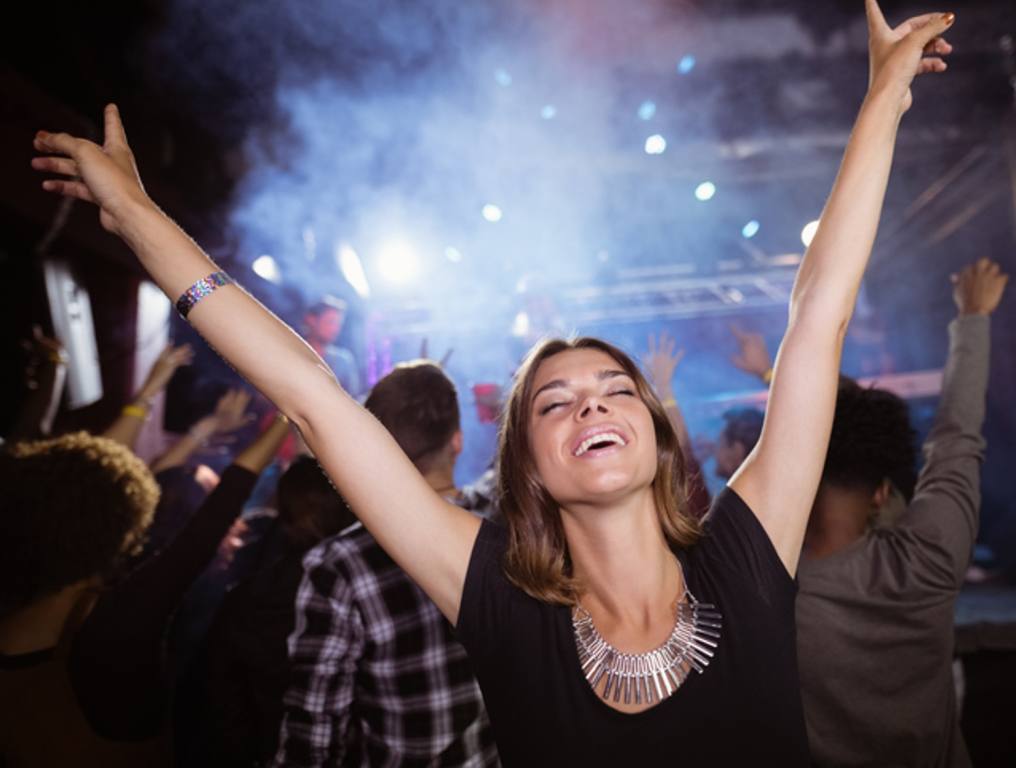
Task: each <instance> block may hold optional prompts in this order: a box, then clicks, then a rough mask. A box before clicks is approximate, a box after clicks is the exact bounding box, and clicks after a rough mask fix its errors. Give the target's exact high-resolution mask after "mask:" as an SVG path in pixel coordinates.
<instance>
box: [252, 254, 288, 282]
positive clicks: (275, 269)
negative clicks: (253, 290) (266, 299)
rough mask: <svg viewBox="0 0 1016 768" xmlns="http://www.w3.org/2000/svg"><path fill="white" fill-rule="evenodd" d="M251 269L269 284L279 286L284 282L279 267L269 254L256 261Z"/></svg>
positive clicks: (259, 257)
mask: <svg viewBox="0 0 1016 768" xmlns="http://www.w3.org/2000/svg"><path fill="white" fill-rule="evenodd" d="M251 269H253V270H254V274H256V275H257V276H258V277H260V278H262V279H263V280H267V281H268V282H269V283H275V284H276V285H278V284H279V283H281V282H282V272H281V271H280V270H279V265H278V264H276V263H275V259H273V258H272V257H271V256H269V255H268V254H267V253H266V254H264V255H262V256H258V257H257V258H256V259H254V263H253V264H251Z"/></svg>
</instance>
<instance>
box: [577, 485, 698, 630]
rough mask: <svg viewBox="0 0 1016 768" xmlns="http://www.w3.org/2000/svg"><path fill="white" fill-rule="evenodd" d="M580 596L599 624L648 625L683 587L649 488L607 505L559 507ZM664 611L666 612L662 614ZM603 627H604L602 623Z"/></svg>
mask: <svg viewBox="0 0 1016 768" xmlns="http://www.w3.org/2000/svg"><path fill="white" fill-rule="evenodd" d="M562 522H563V524H564V529H565V537H566V538H567V539H568V550H569V554H570V555H571V560H572V568H573V572H574V574H575V576H576V578H578V580H579V582H580V583H581V585H582V587H581V588H582V595H581V601H582V605H583V607H584V608H585V609H586V610H588V611H589V612H590V613H591V614H592V615H593V617H594V619H596V620H597V623H598V625H600V624H605V623H609V624H617V625H625V626H628V627H631V628H633V629H636V628H644V629H649V628H652V627H655V626H657V625H658V624H659V621H660V618H661V612H662V613H663V615H664V619H665V620H669V621H672V620H673V614H672V613H671V611H670V607H671V606H673V603H674V600H675V598H677V597H678V596H679V593H680V592H681V591H682V590H683V588H684V581H683V578H682V575H681V568H680V565H679V564H678V562H677V559H676V558H675V557H674V554H673V553H672V552H671V551H670V547H669V546H668V545H667V540H666V538H665V536H664V535H663V530H662V528H661V526H660V522H659V518H658V517H657V514H656V504H655V499H654V497H653V493H652V488H647V489H645V492H639V493H636V494H632V496H630V497H629V498H627V499H625V500H623V501H622V502H620V503H618V504H614V505H611V506H610V507H600V508H588V507H587V508H583V509H582V510H581V511H580V512H579V513H578V514H576V513H575V512H570V511H568V510H562ZM667 617H669V618H667ZM603 628H605V627H603Z"/></svg>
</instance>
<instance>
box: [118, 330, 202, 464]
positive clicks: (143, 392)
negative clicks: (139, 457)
mask: <svg viewBox="0 0 1016 768" xmlns="http://www.w3.org/2000/svg"><path fill="white" fill-rule="evenodd" d="M193 359H194V351H193V350H192V349H191V347H190V345H189V344H182V345H181V346H179V347H174V346H173V345H172V344H171V345H169V346H168V347H166V348H165V349H164V350H162V352H161V353H159V356H158V358H156V360H155V363H154V364H153V365H152V369H151V370H150V371H149V372H148V376H147V377H145V383H144V384H142V385H141V389H139V390H138V393H137V394H136V395H135V396H134V398H133V399H132V400H131V401H130V402H129V403H128V404H127V405H125V406H124V407H123V408H122V409H121V411H120V415H119V416H117V418H116V420H115V421H114V422H113V423H112V424H110V425H109V426H108V427H107V428H106V431H105V432H103V433H102V436H103V437H106V438H109V439H110V440H115V441H116V442H118V443H120V444H121V445H126V446H127V447H128V448H130V449H132V450H133V449H134V445H135V443H137V441H138V435H140V434H141V428H142V427H143V426H144V424H145V420H146V419H147V418H148V412H149V411H151V409H152V400H154V399H155V397H156V396H157V395H158V394H159V393H160V392H162V390H164V389H165V388H166V386H167V385H168V384H169V380H170V379H172V378H173V374H174V373H176V369H177V368H180V367H181V366H184V365H190V364H191V361H192V360H193Z"/></svg>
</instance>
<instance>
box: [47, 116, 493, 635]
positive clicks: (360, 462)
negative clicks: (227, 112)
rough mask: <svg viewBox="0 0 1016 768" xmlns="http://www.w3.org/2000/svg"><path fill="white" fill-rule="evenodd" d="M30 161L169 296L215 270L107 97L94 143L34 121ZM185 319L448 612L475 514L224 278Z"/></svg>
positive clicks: (305, 348)
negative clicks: (439, 487) (160, 192)
mask: <svg viewBox="0 0 1016 768" xmlns="http://www.w3.org/2000/svg"><path fill="white" fill-rule="evenodd" d="M34 145H35V149H36V150H37V151H38V152H41V153H45V154H46V155H47V156H45V157H36V158H35V159H34V160H33V161H32V165H33V167H34V168H36V170H39V171H44V172H50V173H54V174H57V175H59V176H62V177H69V178H63V179H50V180H47V181H44V182H43V188H44V189H46V190H48V191H51V192H55V193H57V194H62V195H67V196H71V197H76V198H79V199H82V200H86V201H88V202H92V203H95V204H96V205H98V206H99V216H100V221H101V223H102V226H103V227H104V228H105V229H106V230H108V231H110V232H113V233H115V234H117V235H119V236H120V237H121V238H122V239H123V240H124V241H125V242H126V243H127V245H128V246H130V248H131V249H132V250H133V251H134V253H135V254H137V256H138V259H139V260H140V261H141V264H142V266H144V268H145V269H146V270H147V271H148V273H149V274H150V275H151V276H152V278H153V279H154V280H155V281H156V283H158V285H159V287H160V288H162V290H163V291H165V293H166V295H167V296H169V298H170V300H172V301H175V300H176V299H177V298H178V297H179V296H180V295H181V294H183V293H184V292H185V291H186V290H187V289H188V288H189V287H190V286H192V285H193V284H194V283H195V282H197V281H198V280H201V279H202V278H205V277H207V276H208V275H209V274H211V273H212V272H215V271H217V270H218V267H217V266H216V265H215V263H214V262H213V261H212V260H211V259H210V258H209V257H208V256H207V255H206V254H205V253H204V252H203V251H202V250H201V249H200V248H199V247H198V245H197V244H196V243H195V242H194V241H193V240H192V239H191V238H190V237H189V236H188V235H187V234H186V233H185V232H184V231H183V230H182V229H180V227H179V226H177V225H176V223H174V222H173V221H172V220H171V219H170V218H169V217H168V216H166V215H165V214H164V213H163V212H162V211H161V210H159V208H158V206H156V205H155V203H154V202H152V200H151V199H150V198H149V197H148V195H147V194H146V193H145V191H144V187H143V186H142V184H141V180H140V178H139V177H138V173H137V168H136V165H135V163H134V158H133V155H132V153H131V151H130V147H129V146H128V144H127V137H126V135H125V133H124V129H123V124H122V122H121V121H120V115H119V112H118V111H117V109H116V107H115V106H113V105H109V106H107V107H106V112H105V142H104V144H103V145H102V146H99V145H97V144H95V143H93V142H91V141H88V140H86V139H79V138H75V137H73V136H70V135H68V134H63V133H59V134H52V133H45V132H39V133H38V134H36V137H35V141H34ZM188 320H190V322H191V324H192V325H193V326H194V328H195V329H196V330H197V331H198V332H199V333H200V334H201V335H202V336H203V337H204V338H205V339H206V340H207V341H208V343H209V344H211V345H212V347H214V348H215V349H216V350H217V351H218V352H219V354H221V355H222V356H223V357H224V358H225V359H226V360H227V361H229V363H230V364H231V365H232V366H233V367H234V368H236V370H238V371H239V372H240V373H241V374H242V375H243V376H244V377H245V378H246V379H247V380H248V381H250V382H251V384H253V385H254V386H255V387H257V388H258V389H259V390H260V391H261V392H263V393H264V394H265V395H266V396H267V397H268V398H269V399H270V400H272V402H274V403H275V405H276V406H277V407H278V408H279V410H281V411H282V412H283V413H285V414H286V416H288V417H289V419H290V420H291V421H292V422H293V423H295V424H296V426H297V427H298V428H299V430H300V432H301V433H302V434H303V437H304V439H305V440H306V441H307V444H308V445H309V446H310V448H311V450H312V451H313V452H314V454H315V456H317V458H318V461H319V462H320V463H321V465H322V466H323V467H324V469H325V470H326V471H327V472H328V475H329V476H330V477H331V479H332V482H334V483H335V485H336V487H337V488H338V489H339V491H340V492H341V494H342V495H343V497H344V498H345V499H346V501H347V502H348V503H349V505H350V507H351V508H352V509H353V511H354V512H355V513H356V515H357V516H358V517H359V518H360V519H361V521H362V522H363V523H364V525H366V526H367V528H368V530H370V532H371V533H372V534H373V535H374V536H375V537H376V538H377V540H378V541H379V542H380V544H381V545H382V547H384V549H385V550H386V551H387V552H388V554H389V555H390V556H391V557H392V558H393V559H394V560H395V561H396V562H397V563H399V565H400V566H402V567H403V568H404V569H405V570H406V571H407V572H408V573H409V575H410V576H411V577H412V578H413V579H414V580H415V581H416V582H417V583H418V584H419V585H420V586H421V587H422V588H423V589H424V590H425V591H426V592H427V593H428V595H430V597H431V599H432V600H434V602H435V603H436V604H437V606H438V607H439V608H440V609H441V611H442V612H443V613H444V614H445V616H446V617H447V618H448V619H449V620H450V621H451V622H452V623H453V624H454V623H455V621H456V619H457V617H458V609H459V601H460V599H461V596H462V585H463V583H464V581H465V574H466V568H467V566H468V563H469V556H470V553H471V552H472V546H473V541H474V540H475V538H476V534H477V531H478V530H479V525H480V524H479V521H478V519H477V518H475V517H474V516H472V515H470V514H469V513H468V512H465V511H464V510H462V509H459V508H458V507H456V506H454V505H452V504H449V503H448V502H446V501H445V500H444V499H442V498H441V497H440V496H438V495H437V494H436V493H434V491H433V490H431V488H430V486H428V485H427V483H426V482H425V481H424V479H423V477H422V476H421V475H420V473H419V472H418V471H417V470H416V467H415V466H413V464H412V463H411V462H410V461H409V459H408V458H407V457H406V455H405V454H404V453H403V452H402V450H401V449H400V448H399V446H398V444H397V443H396V442H395V440H394V439H393V438H392V437H391V435H390V434H389V433H388V431H387V430H386V429H385V428H384V427H383V426H381V424H380V423H379V422H378V421H377V420H376V419H375V418H374V417H373V416H372V415H371V414H370V413H368V412H367V411H366V410H364V409H363V408H362V407H361V406H360V405H359V404H358V403H356V401H355V400H353V398H352V397H350V396H349V395H347V394H346V393H345V392H344V391H343V390H342V388H341V387H340V386H339V384H338V382H337V381H336V380H335V377H334V376H332V373H331V371H330V370H329V369H328V367H327V366H326V365H325V363H324V362H323V361H322V360H321V358H319V357H318V356H317V354H316V353H315V352H314V350H313V349H311V347H310V346H309V345H308V344H306V343H305V342H304V341H303V340H302V339H301V338H300V337H299V336H297V335H296V334H295V333H293V331H292V330H291V329H290V328H289V327H288V326H287V325H286V324H285V323H283V322H282V321H281V320H279V319H278V318H277V317H276V316H275V315H273V314H272V313H271V312H269V311H268V310H267V309H266V308H265V307H263V306H262V305H261V304H260V303H259V302H258V301H257V300H255V299H254V298H253V297H252V296H250V295H249V294H248V293H246V292H245V291H244V290H242V289H241V288H239V287H238V286H235V285H227V286H224V287H221V288H219V289H218V290H216V291H215V292H214V293H213V294H211V295H210V296H207V297H206V298H204V299H203V300H202V301H201V302H200V303H198V304H197V305H195V306H194V307H193V309H192V310H191V312H190V314H189V315H188Z"/></svg>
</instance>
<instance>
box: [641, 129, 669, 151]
mask: <svg viewBox="0 0 1016 768" xmlns="http://www.w3.org/2000/svg"><path fill="white" fill-rule="evenodd" d="M666 148H667V140H666V139H665V138H663V137H662V136H660V134H658V133H654V134H653V135H652V136H650V137H649V138H648V139H646V154H647V155H662V154H663V151H664V150H665V149H666Z"/></svg>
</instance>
